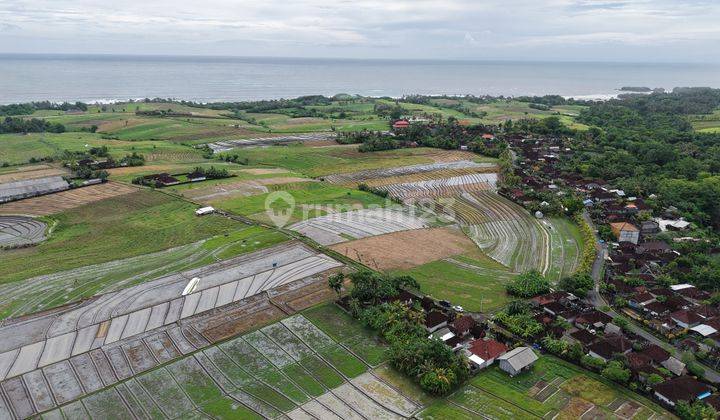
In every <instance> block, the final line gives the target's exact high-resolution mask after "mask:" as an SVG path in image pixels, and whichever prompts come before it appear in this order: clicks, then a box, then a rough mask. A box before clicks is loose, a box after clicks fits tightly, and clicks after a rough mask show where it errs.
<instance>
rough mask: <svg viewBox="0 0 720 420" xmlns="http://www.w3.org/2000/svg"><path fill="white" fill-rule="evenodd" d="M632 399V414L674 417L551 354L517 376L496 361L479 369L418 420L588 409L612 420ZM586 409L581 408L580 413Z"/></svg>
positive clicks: (571, 413)
mask: <svg viewBox="0 0 720 420" xmlns="http://www.w3.org/2000/svg"><path fill="white" fill-rule="evenodd" d="M624 402H632V403H634V404H636V405H637V406H638V409H637V410H635V412H634V413H632V416H630V418H636V419H646V418H649V417H652V416H655V417H654V418H672V416H671V415H669V413H667V412H666V411H664V410H663V409H662V408H660V407H659V406H658V405H656V404H655V403H653V402H652V401H650V400H648V399H645V398H643V397H640V396H638V395H637V394H634V393H632V392H631V391H628V390H626V389H624V388H622V387H619V386H617V385H614V384H612V383H611V382H608V381H607V380H606V379H604V378H602V377H600V376H599V375H596V374H593V373H590V372H587V371H584V370H582V369H580V368H578V367H576V366H574V365H571V364H569V363H567V362H565V361H562V360H559V359H557V358H554V357H552V356H542V357H541V358H540V359H539V360H538V361H537V362H536V363H535V365H534V367H533V368H532V369H531V370H530V371H528V372H524V373H521V374H519V375H517V376H515V377H514V378H510V377H508V375H507V374H506V373H504V372H502V371H501V370H500V369H499V368H498V367H497V365H495V366H493V367H491V368H489V369H486V370H484V371H482V372H480V373H479V374H478V375H477V376H476V377H474V378H472V379H471V380H470V381H469V383H468V384H467V385H465V386H464V387H462V388H461V389H460V390H458V391H456V392H455V393H454V394H453V395H451V396H450V397H449V398H447V399H446V400H444V401H441V402H437V403H435V404H434V405H432V406H430V407H428V408H427V409H426V410H425V411H423V412H422V413H421V414H420V415H419V417H420V418H429V419H435V418H448V417H447V416H452V415H457V414H458V413H472V414H475V415H480V414H482V415H484V416H490V417H491V418H497V419H514V418H537V419H540V418H555V416H558V418H577V417H578V416H579V415H580V414H583V413H584V412H585V411H588V410H589V409H593V410H595V411H594V414H595V415H596V416H600V417H603V418H614V417H617V416H618V415H617V414H616V410H617V409H618V408H617V407H619V406H621V405H622V404H623V403H624ZM578 407H583V408H584V410H583V411H582V412H579V413H578V412H577V409H578Z"/></svg>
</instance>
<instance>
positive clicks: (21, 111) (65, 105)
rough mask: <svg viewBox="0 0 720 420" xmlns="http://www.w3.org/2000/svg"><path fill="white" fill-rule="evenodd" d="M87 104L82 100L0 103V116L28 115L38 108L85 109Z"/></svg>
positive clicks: (57, 109)
mask: <svg viewBox="0 0 720 420" xmlns="http://www.w3.org/2000/svg"><path fill="white" fill-rule="evenodd" d="M87 109H88V106H87V104H85V103H83V102H75V103H69V102H62V103H56V102H50V101H42V102H27V103H22V104H10V105H0V116H3V117H6V116H16V115H30V114H32V113H33V112H35V111H39V110H54V111H72V110H78V111H87Z"/></svg>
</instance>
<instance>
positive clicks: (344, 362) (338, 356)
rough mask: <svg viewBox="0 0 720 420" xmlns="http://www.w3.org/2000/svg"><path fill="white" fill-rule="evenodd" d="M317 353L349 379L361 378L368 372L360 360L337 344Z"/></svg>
mask: <svg viewBox="0 0 720 420" xmlns="http://www.w3.org/2000/svg"><path fill="white" fill-rule="evenodd" d="M317 352H318V354H320V355H321V356H322V357H324V358H325V360H327V361H328V362H329V363H330V364H332V365H333V366H334V367H335V369H337V370H339V371H340V372H341V373H342V374H343V375H345V376H347V377H348V378H354V377H356V376H360V375H361V374H363V373H365V371H366V370H367V367H365V365H364V364H363V362H361V361H360V359H358V358H357V357H355V356H353V355H352V354H350V353H348V351H347V350H345V349H344V348H342V347H340V346H339V345H337V344H335V345H333V346H329V347H326V348H324V349H320V350H318V351H317Z"/></svg>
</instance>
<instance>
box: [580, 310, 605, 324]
mask: <svg viewBox="0 0 720 420" xmlns="http://www.w3.org/2000/svg"><path fill="white" fill-rule="evenodd" d="M610 321H612V317H611V316H610V315H608V314H606V313H604V312H600V311H598V310H595V309H593V310H592V311H590V312H586V313H584V314H580V315H578V316H577V318H575V322H577V323H580V324H590V325H592V324H595V323H596V322H602V323H603V324H607V323H608V322H610Z"/></svg>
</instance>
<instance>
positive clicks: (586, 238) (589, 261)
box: [575, 214, 596, 274]
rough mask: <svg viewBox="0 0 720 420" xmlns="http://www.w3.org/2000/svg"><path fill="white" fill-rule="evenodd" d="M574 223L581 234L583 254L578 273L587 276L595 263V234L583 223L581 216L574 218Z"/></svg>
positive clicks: (583, 219)
mask: <svg viewBox="0 0 720 420" xmlns="http://www.w3.org/2000/svg"><path fill="white" fill-rule="evenodd" d="M575 222H576V223H577V224H578V226H580V233H581V234H582V241H583V254H582V259H581V260H580V267H579V268H578V273H585V274H589V273H590V272H591V271H592V267H593V264H594V263H595V256H596V252H595V232H594V231H593V228H592V227H591V226H590V225H589V224H588V223H587V222H586V221H585V218H583V217H582V214H577V215H576V216H575Z"/></svg>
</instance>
